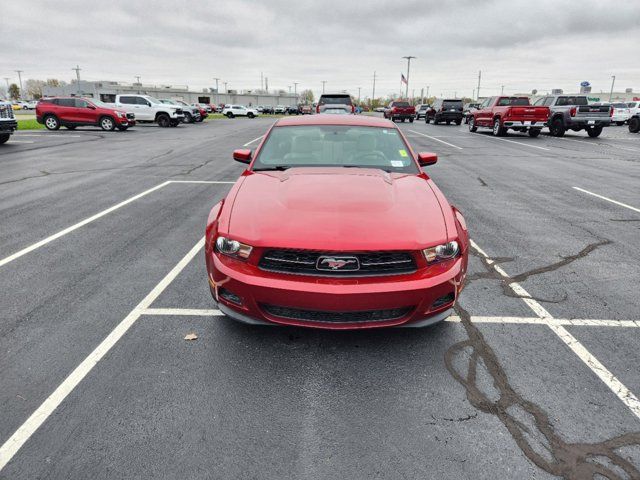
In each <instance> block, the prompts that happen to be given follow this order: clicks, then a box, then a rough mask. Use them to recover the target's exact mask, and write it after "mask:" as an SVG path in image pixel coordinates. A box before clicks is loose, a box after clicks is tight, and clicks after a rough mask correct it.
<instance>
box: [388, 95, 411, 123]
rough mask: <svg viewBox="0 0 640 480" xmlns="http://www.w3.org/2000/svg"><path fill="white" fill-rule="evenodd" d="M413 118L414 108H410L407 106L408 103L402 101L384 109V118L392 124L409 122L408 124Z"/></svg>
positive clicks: (390, 104)
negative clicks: (397, 121)
mask: <svg viewBox="0 0 640 480" xmlns="http://www.w3.org/2000/svg"><path fill="white" fill-rule="evenodd" d="M415 116H416V109H415V107H412V106H411V105H409V102H406V101H404V100H396V101H394V102H391V103H389V105H388V106H387V108H385V109H384V118H388V119H389V120H391V121H392V122H395V121H396V120H400V121H402V122H404V121H405V120H409V122H411V123H413V120H414V118H415Z"/></svg>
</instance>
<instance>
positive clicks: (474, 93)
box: [471, 88, 476, 99]
mask: <svg viewBox="0 0 640 480" xmlns="http://www.w3.org/2000/svg"><path fill="white" fill-rule="evenodd" d="M471 98H472V99H474V98H476V89H475V88H474V89H473V93H472V94H471Z"/></svg>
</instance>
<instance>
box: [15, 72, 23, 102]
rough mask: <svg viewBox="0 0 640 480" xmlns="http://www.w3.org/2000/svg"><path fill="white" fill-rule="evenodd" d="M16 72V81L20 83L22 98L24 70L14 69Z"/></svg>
mask: <svg viewBox="0 0 640 480" xmlns="http://www.w3.org/2000/svg"><path fill="white" fill-rule="evenodd" d="M14 72H16V73H17V74H18V83H20V100H22V72H24V70H14Z"/></svg>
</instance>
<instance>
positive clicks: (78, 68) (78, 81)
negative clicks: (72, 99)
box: [71, 65, 82, 96]
mask: <svg viewBox="0 0 640 480" xmlns="http://www.w3.org/2000/svg"><path fill="white" fill-rule="evenodd" d="M71 70H75V71H76V86H77V87H78V96H80V70H82V69H81V68H80V66H79V65H76V68H72V69H71Z"/></svg>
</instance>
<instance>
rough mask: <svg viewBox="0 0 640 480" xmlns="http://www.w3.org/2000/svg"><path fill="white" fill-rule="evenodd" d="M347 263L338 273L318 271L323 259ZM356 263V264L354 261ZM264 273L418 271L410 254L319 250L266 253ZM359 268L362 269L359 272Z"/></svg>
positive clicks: (325, 273)
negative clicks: (345, 261) (265, 271)
mask: <svg viewBox="0 0 640 480" xmlns="http://www.w3.org/2000/svg"><path fill="white" fill-rule="evenodd" d="M325 258H327V259H337V260H341V259H344V260H347V262H348V263H346V264H345V265H343V266H339V267H337V268H336V269H331V268H330V267H321V268H320V269H319V268H318V266H319V262H322V260H323V259H325ZM353 259H356V260H357V263H356V262H355V261H353ZM258 265H259V267H260V268H261V269H262V270H267V271H270V272H280V273H292V274H298V275H323V276H331V277H345V276H360V277H362V276H370V275H371V276H375V275H397V274H403V273H413V272H415V271H416V262H415V260H414V258H413V256H412V255H411V254H410V253H409V252H384V251H382V252H358V253H348V252H321V251H316V250H288V249H287V250H267V251H266V252H265V253H264V255H263V256H262V258H261V259H260V263H259V264H258ZM358 267H359V268H358Z"/></svg>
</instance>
